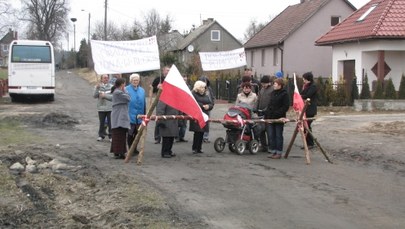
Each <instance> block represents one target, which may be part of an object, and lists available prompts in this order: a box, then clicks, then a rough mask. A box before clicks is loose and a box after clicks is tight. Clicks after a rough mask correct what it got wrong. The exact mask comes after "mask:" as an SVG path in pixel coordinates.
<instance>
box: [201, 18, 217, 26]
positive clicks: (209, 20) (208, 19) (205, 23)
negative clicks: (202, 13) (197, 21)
mask: <svg viewBox="0 0 405 229" xmlns="http://www.w3.org/2000/svg"><path fill="white" fill-rule="evenodd" d="M213 21H214V18H207V20H203V25H207V24H209V23H211V22H213Z"/></svg>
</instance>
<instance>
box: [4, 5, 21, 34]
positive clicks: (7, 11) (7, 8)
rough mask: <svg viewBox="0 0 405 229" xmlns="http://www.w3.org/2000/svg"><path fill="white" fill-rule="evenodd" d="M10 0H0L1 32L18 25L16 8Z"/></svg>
mask: <svg viewBox="0 0 405 229" xmlns="http://www.w3.org/2000/svg"><path fill="white" fill-rule="evenodd" d="M8 1H9V0H0V34H3V33H5V32H6V31H7V29H9V28H16V27H17V18H16V16H15V9H14V8H13V7H12V6H11V4H10V3H9V2H8Z"/></svg>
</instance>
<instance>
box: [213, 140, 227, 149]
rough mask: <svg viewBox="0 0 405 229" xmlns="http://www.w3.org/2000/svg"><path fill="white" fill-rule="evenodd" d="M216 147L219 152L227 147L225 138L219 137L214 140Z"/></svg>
mask: <svg viewBox="0 0 405 229" xmlns="http://www.w3.org/2000/svg"><path fill="white" fill-rule="evenodd" d="M214 149H215V151H217V153H221V152H222V151H223V150H224V149H225V139H223V138H217V139H215V142H214Z"/></svg>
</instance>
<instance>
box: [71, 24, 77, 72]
mask: <svg viewBox="0 0 405 229" xmlns="http://www.w3.org/2000/svg"><path fill="white" fill-rule="evenodd" d="M70 20H71V21H72V22H73V56H74V60H73V67H74V68H76V23H75V22H76V21H77V18H74V17H72V18H70Z"/></svg>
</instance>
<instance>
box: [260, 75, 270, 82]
mask: <svg viewBox="0 0 405 229" xmlns="http://www.w3.org/2000/svg"><path fill="white" fill-rule="evenodd" d="M260 83H270V77H269V76H263V77H262V79H261V80H260Z"/></svg>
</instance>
